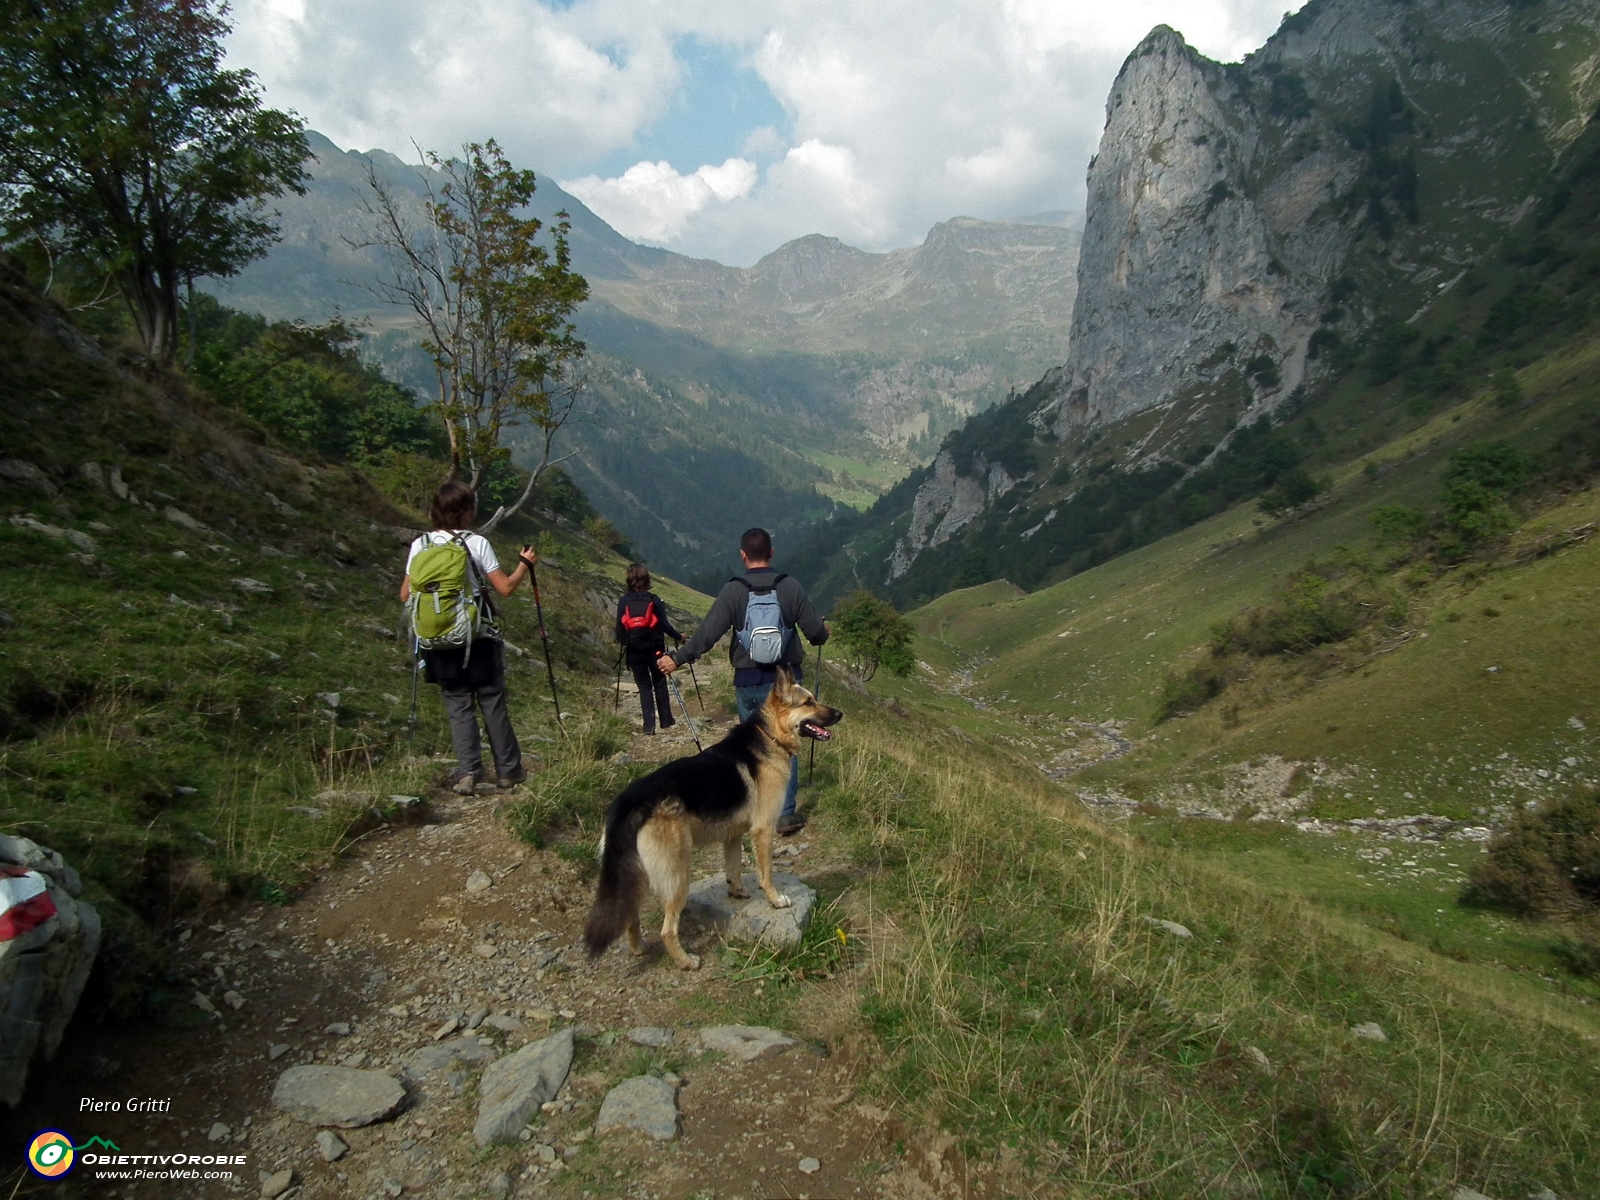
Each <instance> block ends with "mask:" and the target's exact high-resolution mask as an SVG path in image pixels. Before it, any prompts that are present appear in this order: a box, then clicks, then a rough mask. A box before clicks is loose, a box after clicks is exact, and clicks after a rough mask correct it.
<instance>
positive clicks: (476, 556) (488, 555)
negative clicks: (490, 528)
mask: <svg viewBox="0 0 1600 1200" xmlns="http://www.w3.org/2000/svg"><path fill="white" fill-rule="evenodd" d="M458 534H459V535H460V538H461V540H462V541H463V542H465V543H466V546H467V553H468V554H470V555H472V561H473V562H475V563H477V564H478V570H480V571H482V572H483V576H484V578H485V579H488V577H489V572H491V571H498V570H499V569H500V560H499V559H498V558H496V557H495V554H494V547H493V546H491V545H489V539H488V538H486V537H484V536H483V535H482V534H478V533H473V532H471V531H470V530H465V529H460V530H456V531H455V532H451V531H450V530H447V529H435V530H434V531H433V532H432V533H425V534H423V535H422V536H421V537H419V538H418V539H417V540H416V541H414V542H412V543H411V550H410V552H409V553H408V554H407V555H406V574H407V575H409V574H411V560H412V559H413V558H415V557H416V556H417V552H418V551H420V550H421V549H422V548H423V547H425V546H442V545H444V544H445V543H446V542H448V541H449V540H450V539H451V538H453V537H455V536H457V535H458Z"/></svg>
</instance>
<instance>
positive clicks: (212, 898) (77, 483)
mask: <svg viewBox="0 0 1600 1200" xmlns="http://www.w3.org/2000/svg"><path fill="white" fill-rule="evenodd" d="M237 324H238V323H237V322H235V326H237ZM260 324H261V323H259V322H256V323H254V324H251V323H250V322H249V321H246V322H245V328H243V329H238V328H234V336H233V338H232V345H233V351H234V353H231V355H222V354H221V346H222V343H224V342H226V341H227V338H226V337H224V333H225V331H226V329H227V328H233V327H229V326H225V325H224V326H220V327H219V330H220V331H219V332H218V333H217V335H216V336H217V341H215V342H210V343H208V346H210V347H211V348H212V350H213V351H215V353H214V354H213V355H212V356H209V357H208V355H207V354H206V353H204V352H203V353H202V354H201V355H199V356H197V360H198V362H199V364H200V365H199V367H198V369H197V370H196V372H195V376H196V378H197V379H199V380H206V381H210V380H212V378H213V377H215V386H216V387H217V388H218V393H217V394H219V395H224V396H226V397H227V398H228V399H229V400H230V401H231V402H232V403H231V404H228V405H224V404H219V403H217V402H216V401H215V400H213V399H211V398H210V397H209V396H208V395H207V394H206V393H205V392H203V391H201V390H199V388H197V387H195V386H193V385H191V384H188V383H185V382H183V381H181V380H179V379H177V378H175V377H170V376H165V375H160V374H152V373H151V372H150V370H149V368H148V365H147V364H145V363H144V362H143V360H142V359H140V358H138V357H136V356H131V355H128V356H124V355H121V354H120V353H118V352H111V353H107V352H106V351H103V350H101V349H100V348H99V346H98V345H97V344H96V343H95V342H94V341H93V340H91V339H90V338H89V337H87V336H86V335H84V334H82V333H80V332H78V331H76V330H75V329H73V328H72V326H71V325H69V324H68V322H67V321H66V319H65V317H64V315H63V314H62V313H61V311H60V310H59V309H57V308H56V307H55V306H54V305H52V304H50V303H48V302H45V301H41V300H40V299H38V298H37V297H36V296H35V295H34V294H33V293H32V292H31V291H30V290H29V289H28V288H27V287H26V285H25V284H24V283H23V281H22V279H21V276H20V274H19V273H17V272H16V271H15V270H14V269H12V268H9V267H8V268H7V270H6V273H5V275H4V277H3V278H0V341H3V352H0V388H3V390H4V391H5V392H6V394H7V396H8V397H10V399H9V400H8V407H7V415H8V420H9V425H8V431H9V432H8V438H7V447H6V452H5V458H4V462H3V469H0V506H3V509H4V516H5V520H4V521H0V546H3V551H0V591H3V593H4V596H5V601H4V617H3V618H0V623H3V626H4V637H3V639H0V737H3V739H4V743H3V745H4V750H3V763H4V770H3V771H0V813H3V814H4V816H3V818H0V822H3V827H4V829H5V830H6V831H7V832H11V833H20V834H23V835H25V836H28V837H31V838H34V839H36V840H38V841H40V842H42V843H44V844H47V845H51V846H53V847H55V848H57V849H59V850H60V851H61V852H62V853H63V854H65V855H66V856H67V858H68V859H69V860H70V861H72V862H73V863H74V865H75V866H77V867H78V869H79V870H80V871H81V872H82V873H83V875H84V877H85V879H87V880H88V881H89V884H90V895H91V896H92V897H93V898H94V899H95V901H96V902H97V903H99V904H101V905H102V906H105V907H107V908H108V909H109V910H110V913H111V916H112V920H111V929H112V937H113V943H112V946H111V948H110V949H109V950H108V957H109V961H110V962H111V963H112V964H113V968H112V969H111V970H109V971H107V972H106V973H105V975H104V977H103V979H104V982H105V983H106V984H107V986H108V988H109V989H110V991H111V992H112V993H115V995H112V996H111V997H110V998H111V999H114V1000H117V1001H118V1002H119V1003H126V1004H128V1005H132V1006H135V1007H137V1006H141V1005H148V1004H151V1003H155V1004H156V1005H157V1006H158V1007H159V1005H160V1004H162V1003H164V1002H165V1001H164V1000H163V999H162V997H161V994H160V989H159V988H156V989H155V990H154V991H152V990H151V978H152V977H150V976H148V975H144V974H140V972H138V971H134V970H122V968H123V967H129V966H132V965H133V964H134V963H135V962H136V961H139V960H145V961H147V963H148V964H149V965H150V969H152V970H155V969H157V968H156V965H155V960H154V958H146V951H147V950H148V949H149V948H150V947H151V946H152V945H153V944H154V943H153V942H152V941H151V938H152V934H153V931H155V930H157V929H158V928H159V927H160V925H161V924H162V923H163V922H164V921H166V920H168V919H170V918H171V917H173V916H174V915H176V914H177V913H180V912H183V911H186V910H187V909H189V908H191V907H193V906H195V905H207V904H214V903H218V902H222V901H225V900H227V899H229V898H234V897H256V898H265V899H269V900H275V901H280V902H281V901H283V900H286V899H287V898H288V897H289V896H290V895H292V894H293V892H294V890H295V888H296V887H297V885H298V883H299V881H300V880H301V879H302V878H304V876H305V873H306V872H307V871H308V870H309V869H311V868H312V867H315V866H317V865H318V864H324V863H326V862H328V861H330V860H331V856H333V855H335V854H336V853H337V852H338V849H339V848H340V847H341V846H342V845H344V844H346V842H347V841H348V839H349V838H351V837H353V836H356V835H359V833H360V832H361V831H362V829H363V828H364V827H367V826H369V825H371V824H372V823H374V822H381V821H384V820H395V819H404V813H405V811H406V805H405V803H404V802H399V803H397V802H394V801H392V800H391V799H390V797H391V796H407V795H409V796H417V795H419V794H421V793H422V792H423V791H424V790H425V788H426V786H427V785H428V784H429V782H430V781H431V780H432V779H433V778H434V776H435V775H436V774H441V773H443V772H444V771H445V770H446V767H447V764H444V763H439V764H436V763H435V762H434V761H433V758H432V756H433V755H434V754H435V753H436V752H439V751H447V750H448V749H449V736H448V732H447V730H446V729H445V726H444V722H443V715H442V709H441V708H440V706H439V702H438V698H437V691H436V689H432V688H424V689H423V690H422V693H421V721H420V724H419V728H418V730H417V733H416V736H415V751H416V755H417V757H415V758H410V757H408V753H407V752H408V750H409V749H410V748H411V744H412V740H411V738H409V737H408V729H407V715H408V711H409V707H410V685H411V674H410V670H409V656H408V653H407V644H406V642H405V641H404V640H403V637H402V636H400V635H401V633H402V631H401V621H402V614H401V610H400V607H399V601H398V587H399V582H400V571H401V567H402V565H403V561H404V558H403V555H404V550H405V543H406V542H407V541H408V540H409V539H410V538H411V537H412V536H413V535H414V532H415V529H416V528H417V527H419V526H420V525H421V524H422V518H421V517H420V516H419V514H418V513H417V512H416V511H415V510H414V509H406V508H399V507H396V505H395V503H394V502H393V501H391V500H390V499H388V498H387V497H386V496H385V494H384V493H383V492H380V491H379V490H378V488H376V487H375V486H374V485H373V483H372V482H371V481H370V480H369V479H368V477H367V476H365V475H363V474H362V473H361V472H360V471H359V470H358V469H356V468H355V467H354V466H352V465H350V463H349V462H348V461H342V460H343V459H346V458H354V459H356V460H357V461H368V463H369V465H372V466H375V467H381V466H382V465H383V464H384V463H385V462H386V461H389V459H388V458H387V457H386V456H388V455H392V454H402V453H417V454H418V456H419V457H420V458H421V459H422V462H423V466H422V467H421V468H420V469H422V470H424V471H427V470H428V466H427V464H430V463H431V464H432V466H431V475H430V482H428V484H427V490H431V486H432V481H434V480H436V479H437V478H438V473H439V472H440V471H441V470H442V468H441V467H440V465H439V463H438V461H437V460H436V459H430V458H427V457H426V455H423V454H421V453H420V452H418V451H415V450H414V449H413V450H409V451H408V450H402V449H400V448H399V447H401V446H410V445H411V443H409V442H405V441H404V440H403V439H399V440H397V439H398V435H397V436H396V437H390V438H388V440H387V441H384V439H382V438H380V439H379V440H380V441H383V443H384V444H383V445H382V446H371V445H369V446H366V447H365V449H369V450H372V451H373V452H374V457H372V458H370V459H369V458H368V456H367V455H366V454H365V453H364V452H362V451H363V447H361V446H354V447H352V446H347V445H345V444H344V443H343V442H340V441H339V440H338V438H337V437H336V436H335V435H336V434H337V433H338V432H339V431H338V430H331V431H330V429H329V427H327V426H326V425H325V424H319V425H316V426H314V427H313V426H305V425H302V424H299V423H297V422H296V421H295V420H293V419H291V418H294V417H295V416H296V415H298V416H300V417H306V416H309V415H316V416H317V417H318V419H319V421H322V422H326V421H328V420H331V419H333V418H336V417H338V416H339V414H340V413H341V412H345V413H346V415H352V414H353V415H354V416H360V415H361V414H362V413H366V414H368V415H369V416H370V415H371V414H372V413H373V412H377V413H378V414H380V415H382V414H385V413H387V414H388V415H389V416H390V417H393V416H394V413H395V412H398V413H399V414H400V418H404V416H405V414H406V413H407V412H408V411H409V409H408V408H406V407H404V406H402V407H401V408H400V409H398V410H393V411H391V409H390V408H386V407H384V405H385V404H386V403H387V402H388V398H389V391H390V390H392V389H390V388H389V385H388V384H387V383H385V382H384V381H382V380H381V379H378V380H371V379H369V378H368V376H366V375H365V374H363V372H362V371H361V370H360V369H357V371H356V372H355V374H354V375H353V376H352V375H351V374H350V373H349V372H343V373H341V371H340V370H339V369H337V368H338V356H337V355H329V354H324V355H323V356H322V357H320V358H318V357H317V356H315V355H313V356H312V357H311V359H309V360H308V359H303V358H302V359H294V360H293V361H290V360H288V359H287V358H283V357H277V356H275V355H274V353H273V349H272V340H271V339H272V337H274V336H277V337H280V338H282V337H285V336H287V333H286V332H285V331H281V330H280V331H279V333H278V334H272V333H271V331H264V330H263V329H262V328H261V327H260ZM252 347H254V349H252ZM326 349H327V348H326V347H324V350H326ZM251 354H255V355H256V361H255V362H254V364H253V365H254V366H255V367H260V366H262V365H263V361H264V362H265V364H266V365H267V366H269V367H272V369H274V370H277V371H279V372H285V371H286V372H288V374H289V377H290V378H289V379H288V381H287V383H286V385H285V386H284V387H282V388H279V389H277V390H270V389H268V390H265V391H264V390H263V387H262V380H263V378H264V374H263V372H262V371H259V370H254V369H252V362H251V358H250V355H251ZM238 379H245V380H247V381H249V382H252V383H253V384H254V385H255V390H254V391H252V390H251V388H249V387H240V386H237V380H238ZM352 379H353V380H354V381H355V383H360V382H361V381H362V380H363V379H367V380H368V382H371V383H372V384H373V387H374V388H376V389H377V391H378V393H379V396H378V397H377V398H373V397H371V396H368V397H366V399H367V400H370V401H372V402H371V403H367V404H365V405H363V404H361V403H357V401H359V400H361V399H362V394H360V392H359V388H354V385H353V384H352V382H351V381H352ZM352 389H353V390H352ZM385 389H389V390H385ZM252 395H256V396H263V397H266V400H263V406H262V407H260V408H259V409H258V408H257V406H254V405H252V403H251V397H252ZM295 395H301V396H304V397H305V398H306V405H307V407H305V408H304V409H303V410H291V411H290V412H288V413H287V414H286V413H285V412H284V411H282V405H281V403H280V402H281V401H282V400H283V398H284V397H293V396H295ZM341 397H343V398H344V399H345V400H347V401H349V404H348V405H347V407H346V409H343V410H341V409H340V408H339V405H338V404H335V403H334V402H333V401H334V400H336V399H339V398H341ZM267 400H270V401H271V403H267ZM391 407H392V406H391ZM250 412H255V413H256V416H251V415H247V413H250ZM257 417H259V418H260V419H259V420H258V419H257ZM263 420H264V421H268V422H271V423H272V425H273V426H274V427H276V428H277V429H279V430H282V431H283V432H284V433H285V434H286V437H285V438H284V439H283V440H280V439H279V438H278V437H275V436H274V435H273V434H272V433H269V431H268V426H266V425H263V424H262V423H261V421H263ZM399 424H400V426H401V427H402V432H403V434H404V437H406V438H414V439H416V443H415V444H416V445H418V446H421V447H423V448H424V449H426V448H427V447H428V446H430V445H431V439H430V438H429V437H428V436H427V434H426V433H425V432H422V431H418V430H413V429H411V427H410V426H409V425H407V424H406V423H405V421H404V420H403V419H400V420H399ZM352 426H353V427H354V428H355V429H356V430H357V432H358V433H359V432H361V431H362V430H364V431H365V433H366V434H367V435H370V436H374V437H376V436H378V433H381V432H382V430H383V429H384V428H386V426H385V425H384V423H383V421H369V422H366V423H365V424H363V423H362V421H360V420H354V419H353V420H352ZM375 430H376V431H377V432H374V431H375ZM296 431H298V432H299V433H300V434H303V437H299V438H297V437H295V436H293V435H294V434H295V433H296ZM346 432H348V430H347V431H346ZM393 432H394V431H393V430H392V429H390V433H393ZM330 439H332V440H331V441H330ZM358 440H359V439H358ZM285 441H289V442H291V443H292V442H295V441H298V442H299V450H298V456H297V454H296V453H295V452H292V451H291V450H290V448H289V446H288V445H286V444H285ZM319 452H321V453H319ZM555 482H556V483H557V484H560V481H559V480H557V481H555ZM561 487H564V488H566V489H567V490H568V491H570V485H567V484H561V485H560V487H558V488H557V489H556V491H555V492H554V493H552V494H551V495H550V496H547V497H546V498H547V500H551V501H553V504H552V505H551V507H549V508H547V509H546V511H545V512H544V514H543V515H542V516H541V518H540V520H539V521H538V522H537V523H532V524H528V525H525V526H523V527H521V528H514V529H511V530H509V531H508V534H509V537H513V538H514V537H519V536H520V537H521V538H522V539H523V540H534V541H537V542H538V543H539V544H540V545H541V546H542V547H543V548H544V549H545V550H546V552H547V553H548V554H549V555H550V557H551V558H552V559H554V560H556V562H553V563H551V564H550V565H548V566H547V567H546V568H544V569H542V571H541V583H542V584H543V585H544V589H545V594H546V604H547V613H546V616H547V620H548V624H549V627H550V630H551V636H552V644H553V646H554V648H555V666H556V670H557V681H558V685H560V686H561V687H562V689H563V694H562V701H563V704H566V705H574V706H575V707H576V710H577V711H578V712H579V713H580V715H581V713H582V710H583V705H582V704H581V703H580V701H581V700H582V699H583V696H584V689H586V688H588V687H589V686H590V678H591V676H594V677H598V676H599V675H602V674H604V673H605V672H606V671H608V670H609V668H610V665H611V662H610V657H609V649H608V647H607V646H606V645H605V644H604V639H605V637H606V636H607V635H608V634H609V611H608V608H607V606H608V604H609V603H610V597H611V596H613V595H614V591H615V590H620V587H619V586H618V582H619V581H620V575H621V565H622V564H621V561H620V560H618V559H617V558H615V556H614V555H612V554H611V553H610V552H609V551H608V550H606V549H605V548H604V547H603V546H597V544H596V543H595V542H594V541H593V540H591V539H590V538H589V537H587V536H585V534H584V533H583V531H582V529H581V527H580V522H581V521H582V518H583V515H584V514H585V513H589V514H591V515H592V510H588V509H586V508H585V506H583V504H582V497H581V496H575V497H574V498H568V499H565V500H564V499H563V496H565V492H562V491H561ZM400 491H402V492H403V491H404V489H403V488H402V489H400ZM500 549H501V554H502V557H503V558H509V557H510V552H511V545H510V544H509V543H508V544H505V545H502V546H501V548H500ZM557 564H559V565H557ZM505 609H506V612H505V619H506V626H507V636H508V638H509V640H510V642H511V643H512V644H513V645H515V646H517V648H518V652H519V653H514V654H513V655H512V656H511V670H512V679H513V683H512V695H513V697H514V702H515V705H516V707H515V709H514V712H515V714H516V718H517V721H518V728H519V729H527V730H528V731H529V733H530V734H531V737H532V740H530V741H529V742H528V745H527V749H528V751H529V752H530V754H531V753H533V752H535V751H537V750H538V749H539V747H540V745H541V744H542V743H546V742H548V741H549V740H550V739H552V738H553V737H555V736H557V730H556V728H555V723H554V720H553V714H552V712H551V708H552V706H551V701H550V695H549V690H548V684H547V682H546V681H545V670H544V664H543V661H542V658H541V657H540V655H541V654H542V651H541V650H540V649H539V636H538V626H537V622H536V620H535V616H534V604H533V602H532V597H531V595H530V594H529V593H528V591H527V589H524V590H523V591H522V592H520V593H518V594H517V595H516V596H515V597H513V598H512V599H511V600H510V601H509V602H507V603H506V605H505ZM574 673H576V674H574Z"/></svg>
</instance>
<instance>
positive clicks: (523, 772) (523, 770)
mask: <svg viewBox="0 0 1600 1200" xmlns="http://www.w3.org/2000/svg"><path fill="white" fill-rule="evenodd" d="M527 779H528V768H527V767H525V766H523V765H522V764H521V763H518V764H517V769H516V770H514V771H512V772H511V774H509V775H502V776H500V778H499V779H498V780H496V781H495V782H497V783H498V784H499V785H500V786H501V787H503V788H514V787H516V786H517V784H519V783H525V782H527Z"/></svg>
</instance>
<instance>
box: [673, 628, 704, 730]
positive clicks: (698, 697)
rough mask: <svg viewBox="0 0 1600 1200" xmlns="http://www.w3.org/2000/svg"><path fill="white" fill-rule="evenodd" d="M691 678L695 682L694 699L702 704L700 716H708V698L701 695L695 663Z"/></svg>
mask: <svg viewBox="0 0 1600 1200" xmlns="http://www.w3.org/2000/svg"><path fill="white" fill-rule="evenodd" d="M678 647H679V649H682V647H683V639H682V638H679V639H678ZM689 678H690V679H692V680H694V698H695V700H697V701H698V702H699V704H700V715H701V716H702V717H703V716H705V715H706V698H705V697H704V696H702V695H701V694H700V677H699V676H698V675H696V674H695V673H694V664H693V663H690V664H689Z"/></svg>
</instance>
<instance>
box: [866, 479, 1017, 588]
mask: <svg viewBox="0 0 1600 1200" xmlns="http://www.w3.org/2000/svg"><path fill="white" fill-rule="evenodd" d="M1016 486H1017V480H1015V479H1013V478H1012V477H1011V475H1010V473H1009V472H1007V470H1006V468H1005V465H1004V464H1003V463H990V462H989V461H988V460H987V459H986V458H984V457H983V456H982V455H981V454H979V455H974V456H973V462H972V471H971V474H964V473H962V472H961V471H959V470H957V469H956V461H955V456H954V455H952V454H951V453H950V451H949V450H941V451H939V454H938V456H937V457H936V458H935V459H934V460H933V471H932V474H931V475H930V476H929V478H928V481H927V482H926V483H924V484H923V485H922V486H921V487H920V488H918V489H917V498H916V500H915V501H913V502H912V507H911V527H910V528H909V529H908V530H906V534H905V536H904V537H902V538H901V539H900V540H899V541H898V542H896V543H895V547H894V553H893V555H892V556H891V557H890V559H889V578H890V579H898V578H900V576H902V575H904V574H905V573H906V572H907V571H908V570H910V569H911V564H912V563H913V562H915V561H916V557H917V555H918V554H920V553H921V552H922V551H923V550H925V549H927V548H929V547H931V546H938V545H941V544H942V543H944V542H947V541H949V540H950V539H951V538H953V537H954V536H955V535H956V534H958V533H960V532H961V531H962V530H963V529H965V528H966V527H967V526H968V525H969V524H971V523H972V522H973V521H974V520H976V519H977V518H978V517H980V516H982V515H983V510H984V509H985V508H986V507H987V506H988V505H990V504H992V503H994V501H996V500H998V499H999V498H1000V497H1001V496H1004V495H1005V494H1006V493H1007V492H1009V491H1010V490H1011V489H1012V488H1014V487H1016Z"/></svg>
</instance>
